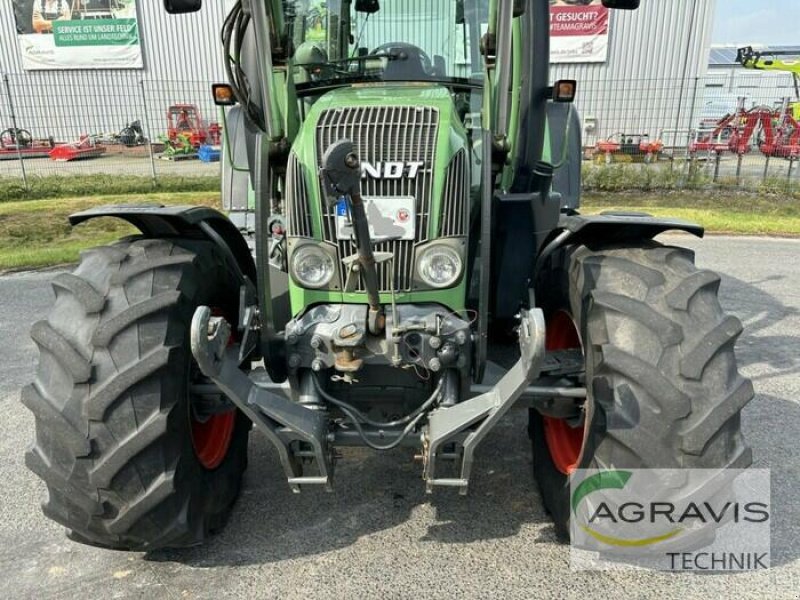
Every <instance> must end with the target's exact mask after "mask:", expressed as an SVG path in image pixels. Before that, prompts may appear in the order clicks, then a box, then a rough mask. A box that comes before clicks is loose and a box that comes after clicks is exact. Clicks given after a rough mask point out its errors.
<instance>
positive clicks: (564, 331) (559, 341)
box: [542, 310, 586, 475]
mask: <svg viewBox="0 0 800 600" xmlns="http://www.w3.org/2000/svg"><path fill="white" fill-rule="evenodd" d="M545 348H546V349H547V350H572V349H575V348H581V349H582V348H583V344H582V343H581V338H580V335H579V334H578V329H577V327H576V326H575V322H574V321H573V320H572V317H571V316H570V315H569V313H568V312H566V311H564V310H560V311H558V312H557V313H555V314H554V315H553V316H552V317H551V318H550V319H549V321H548V323H547V329H546V334H545ZM542 418H543V421H544V438H545V443H546V444H547V449H548V451H549V452H550V458H551V459H552V460H553V465H554V466H555V468H556V469H558V471H559V472H561V473H563V474H564V475H569V474H570V473H572V472H573V471H574V470H575V469H576V468H577V467H578V461H579V460H580V456H581V452H582V451H583V440H584V434H585V428H586V426H585V425H581V426H580V427H570V425H569V423H567V421H566V420H565V419H556V418H554V417H547V416H543V417H542Z"/></svg>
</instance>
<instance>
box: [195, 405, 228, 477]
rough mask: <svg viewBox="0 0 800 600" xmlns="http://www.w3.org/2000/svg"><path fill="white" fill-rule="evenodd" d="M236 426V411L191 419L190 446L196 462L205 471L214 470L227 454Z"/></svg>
mask: <svg viewBox="0 0 800 600" xmlns="http://www.w3.org/2000/svg"><path fill="white" fill-rule="evenodd" d="M235 425H236V410H232V411H229V412H226V413H222V414H219V415H214V416H212V417H209V418H208V419H207V420H206V421H205V422H201V421H198V420H197V418H196V417H192V445H193V446H194V453H195V455H196V456H197V460H199V461H200V464H201V465H203V466H204V467H205V468H206V469H216V468H217V467H218V466H219V465H220V464H221V463H222V461H223V460H225V456H226V455H227V454H228V448H229V447H230V445H231V440H232V439H233V428H234V426H235Z"/></svg>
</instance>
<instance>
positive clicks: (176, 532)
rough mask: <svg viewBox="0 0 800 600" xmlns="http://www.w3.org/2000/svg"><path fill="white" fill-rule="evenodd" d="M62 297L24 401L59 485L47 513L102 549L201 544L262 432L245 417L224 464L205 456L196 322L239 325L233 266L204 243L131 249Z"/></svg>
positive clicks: (29, 459)
mask: <svg viewBox="0 0 800 600" xmlns="http://www.w3.org/2000/svg"><path fill="white" fill-rule="evenodd" d="M53 287H54V289H55V292H56V302H55V305H54V307H53V309H52V311H51V313H50V315H49V316H48V318H47V320H45V321H40V322H38V323H36V324H35V325H34V326H33V329H32V332H31V335H32V337H33V339H34V341H35V342H36V344H37V345H38V346H39V349H40V358H39V366H38V370H37V372H36V378H35V380H34V382H33V384H31V385H30V386H28V387H26V388H25V389H24V390H23V392H22V402H23V403H24V404H25V406H27V407H28V408H29V409H30V410H31V411H32V412H33V413H34V416H35V417H36V439H35V442H34V444H33V446H32V448H31V449H30V450H29V451H28V453H27V455H26V464H27V466H28V467H29V468H30V469H31V470H32V471H33V472H34V473H36V474H37V475H38V476H39V477H41V478H42V479H43V480H44V482H45V483H46V484H47V489H48V496H49V497H48V499H47V501H46V502H45V503H44V504H43V510H44V513H45V515H46V516H48V517H50V518H51V519H53V520H55V521H57V522H59V523H61V524H62V525H64V526H65V527H67V528H68V529H70V530H71V537H73V539H76V540H78V541H81V542H85V543H90V544H95V545H100V546H104V547H111V548H117V549H129V550H151V549H154V548H159V547H182V546H189V545H195V544H198V543H200V542H202V541H203V540H204V539H205V538H206V537H207V535H209V534H210V533H213V532H214V531H216V530H217V529H219V528H221V527H222V525H223V524H224V522H225V520H226V517H227V515H228V514H229V512H230V510H231V507H232V505H233V503H234V501H235V500H236V497H237V495H238V493H239V488H240V483H241V478H242V474H243V472H244V470H245V468H246V465H247V439H248V435H249V430H250V422H249V420H248V419H247V418H246V417H245V416H244V415H243V414H242V413H240V412H238V411H236V413H235V416H233V417H232V418H231V419H230V420H229V421H228V426H229V429H228V431H230V427H232V434H231V437H230V445H229V446H228V447H227V451H225V449H224V444H223V445H222V446H223V448H222V451H221V453H220V456H223V458H221V460H220V461H219V462H218V464H217V465H216V466H214V467H213V468H210V467H209V466H208V465H206V466H204V465H203V464H202V463H201V462H200V460H199V459H198V456H197V454H196V452H195V450H194V446H193V441H192V424H191V423H190V409H191V407H190V395H189V392H188V382H189V377H190V372H191V369H192V365H193V364H194V360H193V358H192V356H191V351H190V349H189V325H190V323H191V318H192V315H193V313H194V310H195V308H196V307H197V306H198V305H201V304H203V305H208V306H212V307H219V308H220V309H221V310H223V311H226V312H228V311H230V314H232V315H235V314H236V310H237V309H236V307H235V306H236V304H237V303H238V288H237V286H236V283H235V280H233V279H232V277H231V275H230V274H229V272H228V270H227V269H226V268H225V262H224V260H223V259H222V258H221V256H220V255H219V253H218V251H217V250H216V249H215V248H214V247H213V246H212V245H211V244H209V243H206V242H199V241H182V240H176V241H166V240H156V239H140V238H132V239H129V240H123V241H122V242H119V243H117V244H115V245H113V246H108V247H102V248H95V249H92V250H88V251H86V252H84V253H83V255H82V257H81V262H80V265H79V266H78V267H77V269H76V270H75V272H74V273H73V274H62V275H58V276H57V277H56V278H55V280H54V282H53ZM229 414H230V413H229ZM226 439H227V436H226Z"/></svg>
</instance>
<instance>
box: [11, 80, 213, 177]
mask: <svg viewBox="0 0 800 600" xmlns="http://www.w3.org/2000/svg"><path fill="white" fill-rule="evenodd" d="M62 80H63V81H62ZM170 112H171V113H172V122H171V123H170V120H169V115H168V113H170ZM219 121H220V115H219V113H218V111H217V108H216V107H215V106H214V104H213V102H212V101H211V82H205V81H164V80H158V81H156V80H146V79H144V80H142V79H137V78H135V77H132V76H131V77H125V76H122V77H120V78H119V79H118V81H116V82H115V85H113V86H111V87H109V86H108V85H104V86H100V85H97V80H95V79H94V78H93V77H92V74H91V73H81V74H80V75H77V76H76V75H74V74H69V75H67V74H65V75H64V77H63V78H61V77H59V78H55V79H53V78H48V79H47V80H44V79H42V78H38V77H36V76H35V74H23V75H4V76H3V80H2V89H0V178H3V177H14V178H21V179H22V180H23V181H25V183H26V184H27V182H28V180H30V178H32V177H37V176H52V175H65V176H67V175H87V174H107V175H134V176H142V177H150V178H153V179H154V180H156V179H157V178H158V177H160V176H162V175H167V174H169V175H181V176H201V175H218V174H219V164H218V163H214V162H203V161H202V160H199V159H198V152H197V150H198V149H199V148H200V147H201V146H203V145H209V146H212V147H218V146H219V142H220V140H219V129H218V127H219ZM137 125H138V126H137ZM189 146H191V148H189ZM211 154H213V153H211ZM200 155H202V156H206V155H205V154H204V153H200Z"/></svg>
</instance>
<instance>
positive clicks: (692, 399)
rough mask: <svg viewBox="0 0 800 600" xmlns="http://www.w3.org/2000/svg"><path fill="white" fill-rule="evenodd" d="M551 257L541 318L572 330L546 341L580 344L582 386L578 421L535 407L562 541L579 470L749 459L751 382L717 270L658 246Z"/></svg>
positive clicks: (542, 482) (536, 454)
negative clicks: (744, 422)
mask: <svg viewBox="0 0 800 600" xmlns="http://www.w3.org/2000/svg"><path fill="white" fill-rule="evenodd" d="M555 260H556V261H557V264H556V266H555V267H554V268H553V269H552V270H551V271H550V272H549V278H548V279H547V289H542V294H541V296H542V297H544V298H545V300H544V304H545V306H544V308H545V311H546V314H547V315H548V316H549V319H548V325H549V326H551V327H555V328H556V329H560V330H568V329H569V326H568V325H567V324H566V323H565V321H564V318H563V316H562V317H558V315H565V314H568V315H570V316H571V319H572V321H573V322H574V324H575V330H574V332H575V333H574V334H569V332H568V331H567V333H562V335H560V336H559V335H555V334H554V332H553V331H548V340H550V339H552V338H556V339H557V340H559V341H558V343H557V344H556V347H553V348H551V349H563V348H569V347H576V345H577V346H580V347H582V349H583V352H584V357H585V365H586V388H587V393H588V398H587V401H586V403H585V405H584V406H583V407H582V409H583V411H582V415H583V418H582V420H581V422H580V423H577V422H575V421H573V422H566V421H562V422H558V420H552V419H547V418H546V417H543V416H542V415H541V414H539V412H538V411H536V410H535V409H531V411H530V425H529V432H530V435H531V438H532V444H533V470H534V477H535V479H536V482H537V484H538V486H539V489H540V491H541V494H542V499H543V502H544V505H545V508H546V509H547V510H548V512H549V513H550V514H551V515H552V517H553V520H554V523H555V527H556V533H557V535H558V537H559V538H560V539H562V540H568V539H569V514H570V510H569V480H570V473H571V472H572V470H574V469H575V468H584V469H607V468H612V467H613V468H620V467H622V468H632V469H648V468H650V469H652V468H697V469H722V468H744V467H747V466H749V465H750V464H751V462H752V456H751V451H750V449H749V448H748V447H747V446H746V444H745V441H744V439H743V437H742V434H741V428H740V414H741V411H742V409H743V408H744V406H745V405H746V404H747V403H748V402H749V401H750V400H751V399H752V398H753V386H752V383H751V382H750V381H749V380H748V379H745V378H744V377H742V376H741V375H740V374H739V372H738V369H737V366H736V359H735V357H734V350H733V349H734V344H735V342H736V339H737V338H738V336H739V335H740V334H741V332H742V325H741V323H740V322H739V320H738V319H736V318H735V317H731V316H726V315H725V314H724V313H723V311H722V308H721V306H720V303H719V299H718V291H719V284H720V278H719V277H718V276H717V275H716V274H714V273H711V272H709V271H702V270H698V269H697V268H696V267H695V265H694V255H693V253H692V252H690V251H688V250H685V249H681V248H673V247H667V246H662V245H661V244H658V243H656V242H644V243H642V242H640V243H638V244H636V245H630V246H622V247H608V248H600V249H590V248H587V247H585V246H582V247H579V248H572V249H570V250H568V251H565V252H563V253H561V254H560V255H558V256H557V258H556V259H555ZM548 290H550V292H549V294H548ZM555 320H557V321H558V323H556V322H555ZM551 346H552V344H551Z"/></svg>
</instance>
